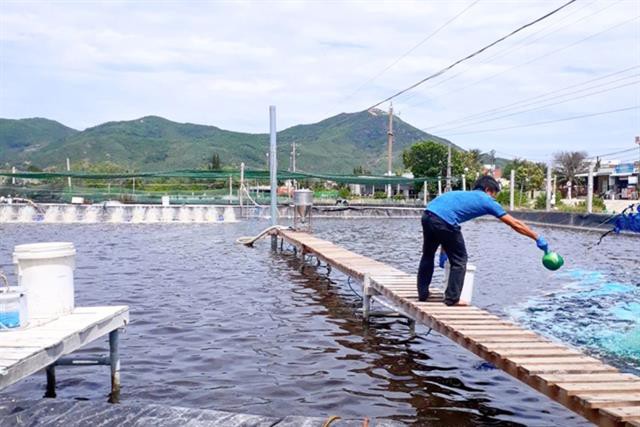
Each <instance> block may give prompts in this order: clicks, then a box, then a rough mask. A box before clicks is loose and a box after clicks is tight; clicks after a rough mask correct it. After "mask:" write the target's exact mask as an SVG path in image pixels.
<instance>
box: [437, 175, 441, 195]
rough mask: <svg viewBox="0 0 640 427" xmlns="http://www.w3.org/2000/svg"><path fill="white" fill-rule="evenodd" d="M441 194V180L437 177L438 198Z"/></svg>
mask: <svg viewBox="0 0 640 427" xmlns="http://www.w3.org/2000/svg"><path fill="white" fill-rule="evenodd" d="M441 194H442V179H440V177H438V196H439V195H441Z"/></svg>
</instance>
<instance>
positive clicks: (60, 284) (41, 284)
mask: <svg viewBox="0 0 640 427" xmlns="http://www.w3.org/2000/svg"><path fill="white" fill-rule="evenodd" d="M75 255H76V250H75V248H74V247H73V243H71V242H47V243H30V244H26V245H18V246H16V247H15V248H14V252H13V263H14V264H15V265H16V276H17V277H18V286H21V287H22V288H23V289H24V292H25V294H26V301H27V310H28V313H29V326H37V325H41V324H43V323H47V322H49V321H51V320H54V319H57V318H58V317H60V316H63V315H65V314H69V313H71V312H72V311H73V309H74V307H75V299H74V285H73V270H74V269H75Z"/></svg>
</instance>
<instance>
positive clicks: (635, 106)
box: [449, 105, 640, 136]
mask: <svg viewBox="0 0 640 427" xmlns="http://www.w3.org/2000/svg"><path fill="white" fill-rule="evenodd" d="M638 108H640V105H633V106H630V107H624V108H618V109H616V110H608V111H600V112H597V113H589V114H581V115H578V116H571V117H564V118H562V119H555V120H546V121H542V122H535V123H525V124H520V125H514V126H504V127H498V128H492V129H479V130H475V131H468V132H456V133H452V134H449V136H453V135H471V134H478V133H486V132H497V131H502V130H508V129H517V128H524V127H533V126H542V125H547V124H551V123H558V122H566V121H571V120H578V119H584V118H587V117H595V116H603V115H606V114H613V113H620V112H623V111H630V110H636V109H638Z"/></svg>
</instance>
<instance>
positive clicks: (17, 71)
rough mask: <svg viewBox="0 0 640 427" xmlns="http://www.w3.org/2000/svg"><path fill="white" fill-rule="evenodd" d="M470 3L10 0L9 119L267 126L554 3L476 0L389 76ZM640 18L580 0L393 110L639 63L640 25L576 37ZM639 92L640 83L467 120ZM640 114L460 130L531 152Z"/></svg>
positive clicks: (5, 45)
mask: <svg viewBox="0 0 640 427" xmlns="http://www.w3.org/2000/svg"><path fill="white" fill-rule="evenodd" d="M468 4H469V2H464V3H460V2H424V1H396V2H391V1H389V2H387V1H371V2H367V3H363V2H359V1H344V2H311V1H307V2H305V1H298V2H257V1H256V2H248V1H247V2H184V3H181V2H162V1H149V2H133V1H132V2H127V1H123V2H87V3H78V2H50V3H42V2H9V1H5V2H0V28H2V30H1V31H0V116H3V117H15V118H18V117H31V116H45V117H50V118H53V119H57V120H60V121H62V122H63V123H65V124H68V125H70V126H72V127H76V128H83V127H87V126H93V125H96V124H98V123H100V122H104V121H108V120H126V119H131V118H135V117H141V116H144V115H148V114H158V115H163V116H166V117H167V118H170V119H174V120H179V121H189V122H198V123H205V124H211V125H215V126H219V127H223V128H226V129H234V130H239V131H250V132H262V131H265V130H266V129H267V128H268V120H267V108H268V105H271V104H276V105H277V106H278V113H279V117H278V123H279V127H286V126H291V125H295V124H298V123H301V122H303V123H310V122H315V121H319V120H322V119H324V118H326V117H327V116H330V115H334V114H338V113H340V112H343V111H360V110H362V109H364V108H366V107H368V106H369V105H371V104H372V103H374V102H377V101H379V100H380V99H383V98H385V97H386V96H388V95H391V94H393V93H395V92H396V91H398V90H399V89H402V88H404V87H407V86H408V85H410V84H411V83H414V82H416V81H418V80H420V79H422V78H424V77H425V76H427V75H429V74H430V73H433V72H435V71H437V70H439V69H441V68H443V67H445V66H447V65H448V64H450V63H451V62H453V61H455V60H456V59H458V58H460V57H463V56H465V55H467V54H468V53H470V52H472V51H473V50H475V49H477V48H479V47H480V46H482V45H483V44H486V43H488V42H490V41H493V40H495V39H496V38H498V37H500V36H502V35H504V34H506V33H507V32H509V31H511V30H512V29H513V28H515V27H517V26H519V25H522V24H523V23H525V22H527V21H530V20H531V19H533V18H535V17H538V16H541V15H542V14H544V13H546V12H547V11H549V10H550V9H551V8H552V5H551V4H550V3H549V2H546V1H534V2H519V3H518V4H517V5H516V4H515V3H508V2H507V3H505V2H478V3H477V4H476V5H474V6H473V7H472V8H470V9H469V10H468V11H467V12H465V13H464V14H463V15H462V16H460V18H458V19H457V20H455V21H454V22H453V23H452V24H451V25H449V26H447V27H446V28H444V29H442V30H441V31H440V32H439V33H438V34H437V35H436V36H434V37H433V38H431V39H429V40H428V41H427V42H425V43H424V44H421V45H420V46H419V48H417V49H415V50H414V51H413V52H412V53H411V54H409V55H408V56H406V58H403V59H402V60H401V61H399V62H398V63H397V64H396V65H394V66H393V67H391V68H390V69H389V70H388V71H386V72H384V73H382V74H380V72H381V70H384V69H385V68H387V67H388V66H389V64H391V63H392V62H394V61H395V60H396V59H397V58H399V57H400V56H401V55H402V54H403V53H404V52H406V51H407V50H409V49H410V48H412V47H414V46H416V45H417V44H418V43H420V42H421V41H422V40H424V39H425V37H427V35H429V34H431V33H432V32H433V31H435V30H436V29H437V28H439V27H440V26H441V25H442V24H443V23H444V22H447V21H448V20H449V19H451V18H452V17H453V16H455V15H456V14H458V13H459V12H460V11H462V10H463V9H464V8H465V7H467V5H468ZM638 14H640V6H639V3H637V2H636V1H635V0H623V1H621V2H616V3H615V4H614V3H610V2H602V1H595V2H582V3H581V2H577V3H575V4H574V5H572V6H570V7H568V8H567V9H565V10H563V11H562V12H561V13H559V14H558V15H556V16H554V17H552V18H550V19H549V20H547V21H544V22H543V23H541V24H539V25H536V26H535V27H532V28H531V29H528V30H526V31H525V32H523V33H522V34H520V35H518V36H516V37H514V38H513V39H510V40H508V41H506V42H504V43H502V44H500V45H499V46H496V47H495V48H492V49H491V50H489V51H487V52H486V53H484V54H482V55H480V56H479V57H477V58H474V59H473V60H471V61H469V62H468V63H465V64H461V65H460V66H458V67H456V68H455V69H453V70H451V71H450V72H448V73H446V74H445V75H443V76H441V77H438V78H437V79H434V80H433V81H430V82H428V83H426V84H424V85H422V86H420V87H419V88H417V89H416V90H414V91H411V92H410V93H409V94H407V95H406V96H402V97H400V98H398V99H397V100H396V101H394V102H395V105H396V108H397V109H398V110H399V111H401V112H402V116H401V117H402V118H403V119H404V120H406V121H408V122H410V123H411V124H413V125H415V126H417V127H421V128H427V127H429V126H433V125H434V124H439V123H442V122H447V121H454V120H462V119H463V118H464V117H466V116H468V115H471V114H474V113H478V112H482V111H486V110H489V109H492V108H496V107H500V106H502V105H508V104H509V103H514V102H517V101H519V100H522V99H527V98H531V97H535V96H536V95H539V94H541V93H547V92H550V91H554V90H561V89H562V88H564V87H567V86H570V85H572V84H577V83H580V82H583V81H587V80H589V79H593V78H597V77H599V76H602V75H605V74H607V73H612V72H615V71H616V70H621V69H623V68H626V67H629V66H631V65H633V63H634V60H635V59H637V58H638V57H640V40H639V34H638V32H637V21H634V22H631V23H629V24H627V25H622V26H620V27H617V28H614V29H612V30H610V31H606V32H604V33H602V34H601V35H598V36H595V37H592V38H591V39H588V40H585V41H583V42H579V41H580V40H582V39H585V38H586V37H589V36H591V35H594V34H596V33H598V32H600V31H603V30H605V29H607V28H608V27H611V26H613V25H616V24H617V23H620V22H623V21H624V20H628V19H630V18H631V17H633V16H636V15H638ZM571 44H574V45H573V46H570V45H571ZM564 47H566V48H565V49H563V50H561V51H559V52H557V53H553V51H554V50H557V49H559V48H564ZM538 57H539V59H535V60H533V61H532V59H534V58H538ZM635 62H637V61H635ZM636 72H637V70H636ZM356 89H357V90H356ZM634 103H636V104H638V103H640V94H639V92H638V86H637V85H636V86H629V87H627V88H626V89H620V90H612V91H610V92H606V93H602V94H599V95H597V96H595V95H594V96H593V97H585V98H584V99H581V100H576V101H575V102H568V103H564V104H558V105H555V106H550V107H548V108H545V109H543V110H541V111H535V112H531V113H529V114H523V115H519V116H514V117H508V118H504V119H501V120H497V121H495V122H487V123H486V124H485V123H483V124H482V125H480V124H479V125H477V127H468V128H465V129H469V130H473V129H482V128H483V127H487V128H488V127H501V126H504V127H506V126H510V125H516V124H524V123H530V122H536V121H541V120H546V119H557V118H562V117H566V116H571V115H577V114H584V113H591V112H597V111H603V110H607V109H614V108H620V107H624V106H627V105H632V104H634ZM385 108H386V106H385ZM634 119H637V116H634V115H632V114H620V115H614V116H610V117H604V116H602V117H594V118H591V119H585V120H584V121H576V122H571V123H558V124H557V125H549V126H544V127H535V128H524V129H514V130H511V131H503V132H495V133H490V134H487V133H482V134H477V135H464V136H459V137H456V139H455V142H456V143H458V144H460V145H462V146H465V147H474V146H478V147H480V148H482V149H485V150H489V149H491V148H495V149H501V150H502V151H506V152H514V151H515V152H517V153H516V154H519V155H527V154H531V155H536V156H538V155H541V152H542V151H541V150H550V149H553V147H555V146H557V145H558V144H559V142H558V141H559V140H561V141H562V144H564V145H565V146H566V147H567V149H572V148H581V149H582V148H587V149H593V150H595V149H597V148H598V147H599V146H601V145H602V144H603V143H604V142H603V141H607V142H606V143H609V141H610V139H611V138H614V137H610V135H613V133H611V132H609V131H610V130H611V129H615V130H616V131H615V135H616V136H615V138H619V139H621V140H622V139H624V138H623V136H624V135H625V133H626V134H628V135H631V136H632V134H633V133H634V132H637V122H638V121H637V120H635V121H634ZM461 123H462V124H464V120H462V121H461ZM442 129H444V128H442ZM436 134H437V132H436ZM443 136H446V134H443ZM631 136H629V141H631ZM550 141H552V142H550ZM611 143H613V141H611ZM585 144H591V145H585ZM616 144H617V146H619V145H620V144H621V141H620V142H618V141H616ZM541 147H542V148H541Z"/></svg>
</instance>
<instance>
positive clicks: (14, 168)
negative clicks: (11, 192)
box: [11, 166, 16, 185]
mask: <svg viewBox="0 0 640 427" xmlns="http://www.w3.org/2000/svg"><path fill="white" fill-rule="evenodd" d="M11 173H16V167H15V166H12V167H11ZM11 185H16V178H15V177H13V178H11Z"/></svg>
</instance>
